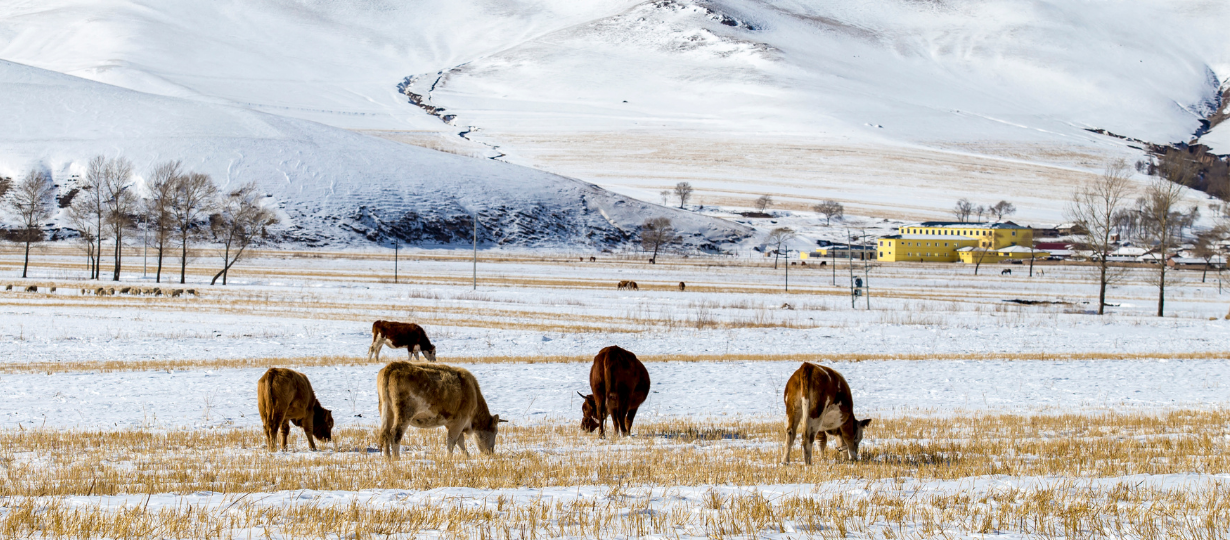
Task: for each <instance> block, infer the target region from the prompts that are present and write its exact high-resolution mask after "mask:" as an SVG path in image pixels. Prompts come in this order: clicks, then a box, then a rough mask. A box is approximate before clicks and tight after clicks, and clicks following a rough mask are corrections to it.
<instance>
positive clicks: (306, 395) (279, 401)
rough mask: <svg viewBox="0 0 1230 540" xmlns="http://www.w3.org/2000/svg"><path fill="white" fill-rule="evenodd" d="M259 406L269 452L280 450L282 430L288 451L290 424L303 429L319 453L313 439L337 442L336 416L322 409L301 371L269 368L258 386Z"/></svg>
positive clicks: (309, 445) (283, 448) (313, 448)
mask: <svg viewBox="0 0 1230 540" xmlns="http://www.w3.org/2000/svg"><path fill="white" fill-rule="evenodd" d="M256 403H257V406H258V407H259V408H260V412H261V422H263V423H264V424H265V442H266V443H267V444H268V445H269V451H270V452H273V451H275V450H276V449H277V448H276V443H275V441H276V438H277V435H278V430H279V429H280V430H281V432H282V450H283V451H285V450H286V436H287V435H289V434H290V423H291V422H294V424H295V425H296V426H300V427H302V428H303V433H304V434H305V435H307V441H308V447H309V448H311V449H312V450H313V451H315V450H316V442H315V441H314V440H313V438H316V439H320V440H322V441H329V440H331V439H333V413H332V412H330V411H329V410H328V409H326V408H324V407H321V406H320V401H317V399H316V393H315V392H313V391H312V383H310V382H308V378H307V377H306V376H305V375H304V374H302V373H299V372H298V371H293V370H289V369H283V368H269V371H266V372H265V374H264V375H262V376H261V379H260V381H257V383H256Z"/></svg>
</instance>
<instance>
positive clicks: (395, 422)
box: [376, 362, 507, 459]
mask: <svg viewBox="0 0 1230 540" xmlns="http://www.w3.org/2000/svg"><path fill="white" fill-rule="evenodd" d="M376 393H377V397H378V398H379V400H380V432H379V434H378V435H377V440H378V442H379V444H380V451H381V452H382V453H383V454H384V455H385V456H386V457H388V458H389V459H400V458H401V438H402V437H403V436H404V435H405V434H406V427H407V426H414V427H416V428H419V429H431V428H435V427H440V426H445V427H446V428H447V429H448V434H447V435H446V438H445V446H447V447H448V453H450V454H452V453H453V446H454V445H458V446H460V447H461V453H462V454H465V455H466V457H469V456H470V452H469V451H468V450H466V441H465V436H466V435H472V436H473V437H474V444H475V445H476V446H478V449H479V450H480V451H481V452H483V453H484V454H490V453H493V452H495V436H496V434H497V433H498V432H499V427H500V422H507V420H500V415H498V414H496V415H493V414H491V411H489V410H488V409H487V401H486V400H484V399H483V393H482V391H481V390H480V389H479V387H478V381H477V380H476V379H475V378H474V375H472V374H470V372H469V371H466V370H464V369H462V368H459V367H453V366H446V365H443V364H428V363H423V362H415V363H411V362H392V363H390V364H389V365H387V366H384V369H381V370H380V373H379V374H377V375H376Z"/></svg>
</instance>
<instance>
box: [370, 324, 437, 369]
mask: <svg viewBox="0 0 1230 540" xmlns="http://www.w3.org/2000/svg"><path fill="white" fill-rule="evenodd" d="M385 345H388V346H389V348H390V349H406V354H407V355H408V356H409V359H410V360H411V361H413V360H416V359H417V358H418V356H419V353H422V354H423V357H424V358H426V359H427V361H428V362H435V361H436V346H435V345H432V344H431V340H429V339H427V332H426V331H425V330H423V327H421V326H419V325H417V324H414V323H399V322H394V321H376V322H374V323H372V344H371V346H370V347H368V348H367V359H368V360H371V359H372V357H373V356H374V357H375V358H376V361H380V349H381V348H382V347H384V346H385Z"/></svg>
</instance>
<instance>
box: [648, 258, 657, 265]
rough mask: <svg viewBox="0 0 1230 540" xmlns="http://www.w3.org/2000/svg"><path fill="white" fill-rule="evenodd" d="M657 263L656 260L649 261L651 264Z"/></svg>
mask: <svg viewBox="0 0 1230 540" xmlns="http://www.w3.org/2000/svg"><path fill="white" fill-rule="evenodd" d="M657 262H658V261H657V260H656V259H649V264H657Z"/></svg>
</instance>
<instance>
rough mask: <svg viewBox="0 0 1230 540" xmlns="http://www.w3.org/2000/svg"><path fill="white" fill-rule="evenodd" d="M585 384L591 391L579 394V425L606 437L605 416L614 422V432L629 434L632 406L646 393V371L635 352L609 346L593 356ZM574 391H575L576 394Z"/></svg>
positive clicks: (634, 408) (634, 414)
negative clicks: (581, 399)
mask: <svg viewBox="0 0 1230 540" xmlns="http://www.w3.org/2000/svg"><path fill="white" fill-rule="evenodd" d="M589 388H590V391H592V392H593V393H592V394H590V395H588V396H581V397H582V398H583V399H584V400H585V402H584V403H582V404H581V415H582V418H581V428H582V429H584V430H585V431H588V432H590V433H593V432H594V430H595V429H597V430H598V437H600V438H605V437H606V417H607V416H608V415H610V417H611V422H612V423H613V424H615V435H616V436H619V435H625V436H629V435H632V421H633V420H634V419H635V418H636V410H637V409H639V408H640V406H641V403H644V402H645V398H646V397H647V396H649V371H647V370H646V369H645V364H642V363H641V361H640V360H637V358H636V355H635V354H632V353H630V352H628V351H626V350H624V349H622V348H620V347H616V346H611V347H607V348H605V349H602V350H601V351H598V355H597V356H595V357H594V365H593V366H591V367H590V368H589ZM580 394H581V393H580V392H577V395H580Z"/></svg>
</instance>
